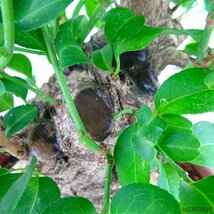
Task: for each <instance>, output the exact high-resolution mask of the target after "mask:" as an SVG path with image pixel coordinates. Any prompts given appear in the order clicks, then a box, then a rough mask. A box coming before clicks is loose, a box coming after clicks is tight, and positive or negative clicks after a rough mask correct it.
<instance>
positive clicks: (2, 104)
mask: <svg viewBox="0 0 214 214" xmlns="http://www.w3.org/2000/svg"><path fill="white" fill-rule="evenodd" d="M13 106H14V100H13V96H12V95H11V94H9V93H7V92H6V93H5V94H4V95H2V96H0V112H3V111H6V110H9V109H11V108H13Z"/></svg>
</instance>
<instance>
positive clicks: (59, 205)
mask: <svg viewBox="0 0 214 214" xmlns="http://www.w3.org/2000/svg"><path fill="white" fill-rule="evenodd" d="M65 213H70V214H80V213H81V214H97V212H96V210H95V208H94V206H93V204H92V203H91V202H90V201H89V200H87V199H85V198H82V197H66V198H62V199H60V200H58V201H56V202H55V203H53V204H51V205H50V206H49V207H48V208H47V209H45V211H44V212H43V213H42V214H65Z"/></svg>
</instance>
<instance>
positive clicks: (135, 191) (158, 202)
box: [111, 184, 181, 214]
mask: <svg viewBox="0 0 214 214" xmlns="http://www.w3.org/2000/svg"><path fill="white" fill-rule="evenodd" d="M124 213H130V214H140V213H143V214H153V213H155V214H163V213H164V214H180V213H181V212H180V207H179V204H178V202H177V201H176V200H175V199H174V198H173V196H172V195H170V194H169V193H168V192H167V191H165V190H163V189H160V188H159V187H156V186H153V185H151V184H132V185H129V186H126V187H123V188H122V189H120V190H119V191H117V192H116V194H115V195H114V196H113V198H112V204H111V214H124Z"/></svg>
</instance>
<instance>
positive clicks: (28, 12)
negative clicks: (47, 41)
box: [14, 0, 72, 31]
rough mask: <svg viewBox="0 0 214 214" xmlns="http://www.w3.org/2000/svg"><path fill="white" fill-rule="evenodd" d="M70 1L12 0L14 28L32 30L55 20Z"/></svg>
mask: <svg viewBox="0 0 214 214" xmlns="http://www.w3.org/2000/svg"><path fill="white" fill-rule="evenodd" d="M71 2H72V0H45V1H43V0H37V1H30V0H14V10H15V21H16V27H17V28H19V29H22V30H28V31H29V30H34V29H37V28H40V27H41V26H43V25H45V24H46V23H48V22H49V21H51V20H52V19H55V18H57V17H58V16H59V15H60V13H61V12H62V11H64V10H65V8H66V7H67V6H68V5H69V4H70V3H71Z"/></svg>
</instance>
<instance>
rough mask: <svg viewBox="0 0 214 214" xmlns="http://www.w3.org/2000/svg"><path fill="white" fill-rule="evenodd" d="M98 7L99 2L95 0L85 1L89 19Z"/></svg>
mask: <svg viewBox="0 0 214 214" xmlns="http://www.w3.org/2000/svg"><path fill="white" fill-rule="evenodd" d="M98 5H99V2H98V1H94V0H87V1H85V9H86V13H87V15H88V16H89V17H90V16H91V15H92V14H93V12H94V11H95V9H96V7H97V6H98Z"/></svg>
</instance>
